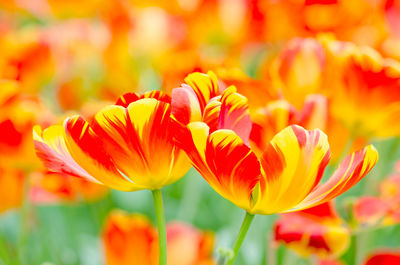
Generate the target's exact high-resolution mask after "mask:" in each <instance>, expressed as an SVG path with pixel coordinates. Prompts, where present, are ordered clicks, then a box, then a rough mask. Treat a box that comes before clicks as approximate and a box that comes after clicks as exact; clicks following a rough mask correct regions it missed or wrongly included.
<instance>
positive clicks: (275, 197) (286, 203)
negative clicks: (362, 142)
mask: <svg viewBox="0 0 400 265" xmlns="http://www.w3.org/2000/svg"><path fill="white" fill-rule="evenodd" d="M176 140H177V141H178V143H179V146H181V147H182V148H183V149H184V150H185V151H186V153H187V154H188V156H189V157H190V158H191V160H192V163H193V165H194V167H195V168H196V169H197V170H198V171H199V172H200V174H201V175H202V176H203V177H204V178H205V180H206V181H207V182H208V183H209V184H210V185H211V186H212V187H213V188H214V189H215V190H216V191H217V192H218V193H219V194H221V195H222V196H223V197H225V198H226V199H228V200H230V201H231V202H233V203H234V204H236V205H237V206H239V207H240V208H243V209H244V210H246V211H247V212H248V213H251V214H274V213H282V212H290V211H296V210H301V209H306V208H310V207H313V206H316V205H319V204H322V203H324V202H327V201H329V200H331V199H333V198H335V197H337V196H339V195H340V194H342V193H344V192H345V191H347V190H348V189H350V188H351V187H352V186H354V185H355V184H356V183H357V182H358V181H359V180H361V179H362V178H363V177H364V176H365V175H366V174H367V173H368V172H369V171H370V170H371V169H372V167H373V166H374V165H375V163H376V162H377V160H378V153H377V151H376V149H375V148H374V147H373V146H372V145H369V146H367V147H365V148H363V149H361V150H359V151H357V152H354V153H352V154H350V155H348V156H347V157H346V158H345V159H344V160H343V161H342V162H341V164H340V165H339V166H338V168H337V169H336V171H335V172H334V173H333V175H332V176H331V178H330V179H329V180H328V181H327V182H326V183H324V184H321V185H318V183H319V181H320V180H321V178H322V176H323V173H324V170H325V167H326V166H327V164H328V162H329V159H330V150H329V144H328V140H327V137H326V135H325V134H324V133H323V132H321V131H320V130H318V129H316V130H312V131H308V130H305V129H304V128H302V127H300V126H297V125H292V126H289V127H287V128H285V129H284V130H282V131H281V132H279V133H278V134H277V135H275V136H274V137H273V139H272V140H271V142H270V143H269V145H268V146H267V147H266V149H265V150H264V152H263V153H262V155H261V156H259V157H257V156H256V154H255V153H254V152H253V150H252V149H251V148H250V147H249V146H248V145H246V144H245V142H244V141H243V140H242V139H241V137H239V136H238V135H237V134H236V133H235V132H234V131H233V130H229V129H218V130H215V131H214V132H210V127H209V126H208V125H207V124H206V123H204V122H194V123H190V124H189V125H188V126H187V127H185V128H182V129H181V131H180V132H179V134H178V135H177V137H176Z"/></svg>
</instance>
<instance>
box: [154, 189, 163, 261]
mask: <svg viewBox="0 0 400 265" xmlns="http://www.w3.org/2000/svg"><path fill="white" fill-rule="evenodd" d="M152 193H153V200H154V207H155V209H156V217H157V226H158V243H159V257H160V258H159V259H160V262H159V264H160V265H166V264H167V231H166V228H165V217H164V209H163V202H162V195H161V190H160V189H157V190H152Z"/></svg>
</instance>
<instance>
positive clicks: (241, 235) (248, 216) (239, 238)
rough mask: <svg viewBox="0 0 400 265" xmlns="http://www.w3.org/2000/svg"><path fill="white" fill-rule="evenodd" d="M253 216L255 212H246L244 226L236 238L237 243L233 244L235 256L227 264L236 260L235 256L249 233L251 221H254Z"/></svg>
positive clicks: (229, 264)
mask: <svg viewBox="0 0 400 265" xmlns="http://www.w3.org/2000/svg"><path fill="white" fill-rule="evenodd" d="M253 218H254V215H253V214H250V213H248V212H246V216H245V217H244V220H243V223H242V226H241V227H240V231H239V234H238V236H237V238H236V242H235V245H234V246H233V256H232V258H231V259H230V260H229V261H228V263H227V265H232V264H233V262H234V261H235V258H236V256H237V254H238V252H239V249H240V247H241V246H242V243H243V240H244V238H245V236H246V234H247V231H248V230H249V227H250V225H251V222H252V221H253Z"/></svg>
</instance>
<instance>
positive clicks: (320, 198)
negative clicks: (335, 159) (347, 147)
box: [296, 145, 378, 209]
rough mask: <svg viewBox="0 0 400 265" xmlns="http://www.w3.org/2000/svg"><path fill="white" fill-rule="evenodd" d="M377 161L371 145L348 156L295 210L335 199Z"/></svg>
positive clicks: (376, 154) (374, 150) (365, 173)
mask: <svg viewBox="0 0 400 265" xmlns="http://www.w3.org/2000/svg"><path fill="white" fill-rule="evenodd" d="M377 161H378V152H377V151H376V149H375V148H374V147H373V146H372V145H369V146H367V147H365V148H364V149H362V150H359V151H357V152H355V153H352V154H350V155H348V156H347V157H346V158H345V159H344V160H343V162H342V163H340V165H339V167H338V169H336V171H335V173H333V175H332V177H331V178H330V179H329V180H328V181H327V182H326V183H324V184H322V185H321V186H319V187H317V188H316V189H315V190H314V191H313V192H311V193H310V195H309V196H307V198H306V199H305V200H304V202H303V203H301V204H300V205H299V206H297V207H296V208H297V209H298V208H308V207H311V206H313V205H318V204H321V203H324V202H326V201H329V200H331V199H334V198H336V197H337V196H339V195H341V194H342V193H344V192H345V191H347V190H348V189H350V188H351V187H353V186H354V185H355V184H357V183H358V182H359V181H360V180H361V179H362V178H363V177H365V175H367V174H368V172H369V171H370V170H371V169H372V168H373V166H374V165H375V164H376V162H377Z"/></svg>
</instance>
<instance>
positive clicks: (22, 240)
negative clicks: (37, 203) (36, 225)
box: [18, 174, 30, 265]
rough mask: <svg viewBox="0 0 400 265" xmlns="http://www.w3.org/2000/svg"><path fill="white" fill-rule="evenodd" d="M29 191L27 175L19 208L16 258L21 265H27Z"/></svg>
mask: <svg viewBox="0 0 400 265" xmlns="http://www.w3.org/2000/svg"><path fill="white" fill-rule="evenodd" d="M29 189H30V179H29V176H28V174H26V176H25V179H24V183H23V191H22V205H21V207H20V211H19V215H20V234H19V239H18V257H19V261H20V264H21V265H25V264H28V260H27V243H28V237H29V216H28V215H29V211H30V201H29Z"/></svg>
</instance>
